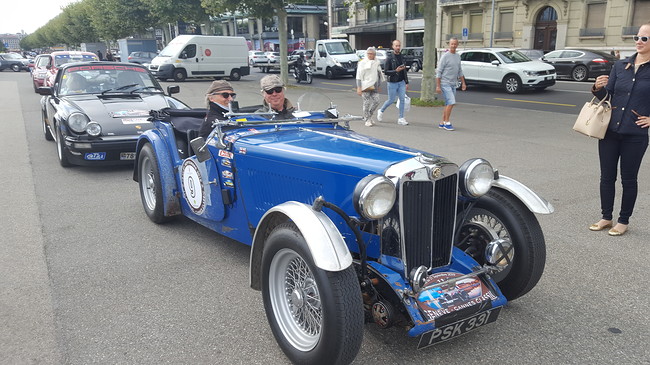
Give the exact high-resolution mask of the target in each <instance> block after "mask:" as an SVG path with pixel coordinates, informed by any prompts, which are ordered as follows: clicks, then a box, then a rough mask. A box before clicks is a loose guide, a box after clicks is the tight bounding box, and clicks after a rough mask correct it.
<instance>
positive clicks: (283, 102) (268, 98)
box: [257, 75, 295, 120]
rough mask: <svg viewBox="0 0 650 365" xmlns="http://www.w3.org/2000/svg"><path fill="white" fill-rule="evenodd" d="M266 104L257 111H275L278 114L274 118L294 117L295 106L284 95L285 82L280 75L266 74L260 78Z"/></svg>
mask: <svg viewBox="0 0 650 365" xmlns="http://www.w3.org/2000/svg"><path fill="white" fill-rule="evenodd" d="M260 86H261V87H262V96H264V106H263V107H262V108H261V109H259V110H258V111H257V112H260V113H264V112H268V111H269V110H270V111H273V112H275V113H276V114H275V115H274V116H273V119H276V120H283V119H293V118H294V117H293V112H294V110H295V109H294V107H293V105H292V104H291V102H290V101H289V99H287V98H286V97H285V96H284V83H283V82H282V80H281V79H280V77H278V75H266V76H264V77H262V79H261V80H260Z"/></svg>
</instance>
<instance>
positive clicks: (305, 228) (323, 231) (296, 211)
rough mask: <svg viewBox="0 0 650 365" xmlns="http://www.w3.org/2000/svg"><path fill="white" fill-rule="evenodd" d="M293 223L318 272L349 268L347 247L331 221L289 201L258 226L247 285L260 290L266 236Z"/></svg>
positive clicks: (320, 214)
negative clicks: (280, 226)
mask: <svg viewBox="0 0 650 365" xmlns="http://www.w3.org/2000/svg"><path fill="white" fill-rule="evenodd" d="M287 221H292V222H293V223H294V224H295V225H296V226H297V227H298V229H299V230H300V233H301V234H302V236H303V237H304V238H305V241H306V242H307V247H308V249H309V252H310V253H311V256H312V258H313V260H314V264H316V266H317V267H318V268H319V269H323V270H326V271H343V270H345V269H346V268H348V267H349V266H350V265H352V255H351V254H350V250H348V246H347V244H346V243H345V240H344V239H343V236H341V233H340V232H339V230H338V229H337V228H336V226H335V225H334V223H333V222H332V221H331V220H330V218H329V217H328V216H327V215H326V214H325V213H323V212H320V211H315V210H313V209H312V207H311V206H310V205H307V204H304V203H300V202H296V201H288V202H285V203H282V204H280V205H276V206H275V207H273V208H271V209H269V210H268V211H267V212H266V213H265V214H264V216H263V217H262V219H261V220H260V223H259V224H258V225H257V229H256V230H255V235H254V237H253V244H252V248H251V257H250V285H251V288H253V289H255V290H260V289H261V263H262V253H263V252H264V244H265V242H266V237H267V236H268V235H269V234H270V233H271V231H272V230H273V228H274V227H275V226H277V225H278V224H281V223H284V222H287Z"/></svg>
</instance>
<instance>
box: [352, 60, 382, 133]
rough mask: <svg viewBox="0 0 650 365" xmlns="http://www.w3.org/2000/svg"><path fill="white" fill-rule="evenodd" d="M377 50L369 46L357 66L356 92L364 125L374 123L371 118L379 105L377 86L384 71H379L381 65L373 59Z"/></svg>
mask: <svg viewBox="0 0 650 365" xmlns="http://www.w3.org/2000/svg"><path fill="white" fill-rule="evenodd" d="M376 56H377V50H375V47H369V48H368V50H366V57H365V58H364V59H363V60H361V61H360V62H359V65H358V66H357V94H358V95H361V100H363V120H364V121H365V122H366V127H372V126H373V125H374V124H375V123H374V122H373V120H372V118H373V115H374V114H375V111H376V110H377V108H378V107H379V87H380V86H381V82H382V81H384V73H383V72H381V65H380V64H379V61H378V60H376V59H375V57H376Z"/></svg>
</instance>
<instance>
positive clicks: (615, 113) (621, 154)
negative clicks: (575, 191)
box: [589, 23, 650, 236]
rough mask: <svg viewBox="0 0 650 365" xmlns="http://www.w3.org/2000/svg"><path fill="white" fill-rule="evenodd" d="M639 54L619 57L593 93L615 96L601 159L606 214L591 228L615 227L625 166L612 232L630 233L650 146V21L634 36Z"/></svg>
mask: <svg viewBox="0 0 650 365" xmlns="http://www.w3.org/2000/svg"><path fill="white" fill-rule="evenodd" d="M632 38H633V39H634V42H635V46H636V53H635V54H633V55H632V56H630V57H628V58H625V59H623V60H620V61H616V63H615V64H614V67H613V68H612V71H611V73H610V74H609V76H607V75H603V76H598V78H596V82H595V83H594V85H593V87H592V89H591V91H592V92H593V94H594V95H595V96H596V97H598V98H599V99H603V98H605V97H607V96H608V95H609V96H611V97H612V101H611V103H612V115H611V119H610V122H609V126H608V128H607V132H606V133H605V138H603V139H601V140H600V141H598V157H599V159H600V208H601V214H602V218H601V219H600V220H599V221H598V222H596V223H594V224H592V225H591V226H589V229H590V230H592V231H602V230H604V229H606V228H610V227H612V223H613V221H612V219H613V214H612V213H613V210H614V195H615V183H616V177H617V174H618V172H617V168H618V166H619V164H620V168H621V186H622V187H623V194H622V197H621V210H620V212H619V214H618V220H617V221H616V225H614V227H613V228H611V229H610V230H609V232H608V233H609V235H610V236H621V235H623V234H625V232H627V229H628V224H629V219H630V216H632V211H633V210H634V204H635V202H636V197H637V192H638V182H637V176H638V174H639V168H640V167H641V160H642V159H643V155H644V154H645V151H646V149H647V148H648V127H649V126H650V103H648V95H650V64H649V63H648V61H650V43H649V42H648V39H649V38H650V23H647V24H644V25H642V26H641V27H639V31H638V32H637V35H636V36H634V37H632Z"/></svg>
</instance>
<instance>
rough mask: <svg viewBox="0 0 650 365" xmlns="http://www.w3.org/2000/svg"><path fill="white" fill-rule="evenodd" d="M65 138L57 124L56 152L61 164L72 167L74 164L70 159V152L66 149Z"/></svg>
mask: <svg viewBox="0 0 650 365" xmlns="http://www.w3.org/2000/svg"><path fill="white" fill-rule="evenodd" d="M63 139H64V138H63V133H62V132H61V128H59V126H56V154H57V157H58V158H59V164H60V165H61V167H70V166H72V164H71V163H70V161H69V160H68V152H67V151H66V149H65V142H63Z"/></svg>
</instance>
